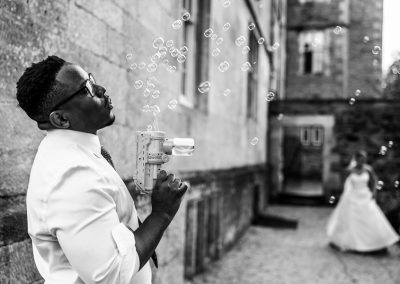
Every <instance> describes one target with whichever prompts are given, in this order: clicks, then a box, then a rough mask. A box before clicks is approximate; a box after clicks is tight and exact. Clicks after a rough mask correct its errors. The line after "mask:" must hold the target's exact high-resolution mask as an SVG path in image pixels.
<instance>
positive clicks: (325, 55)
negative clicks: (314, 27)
mask: <svg viewBox="0 0 400 284" xmlns="http://www.w3.org/2000/svg"><path fill="white" fill-rule="evenodd" d="M328 36H329V34H328V33H327V32H326V31H303V32H300V34H299V38H298V44H299V55H300V58H299V73H300V74H325V75H329V48H328V46H329V45H328V43H327V41H328Z"/></svg>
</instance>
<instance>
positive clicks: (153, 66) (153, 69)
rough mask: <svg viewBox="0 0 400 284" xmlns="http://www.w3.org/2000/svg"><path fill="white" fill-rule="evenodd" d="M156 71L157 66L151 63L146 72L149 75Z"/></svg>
mask: <svg viewBox="0 0 400 284" xmlns="http://www.w3.org/2000/svg"><path fill="white" fill-rule="evenodd" d="M156 70H157V64H156V63H154V62H152V63H150V64H149V65H147V72H149V73H151V72H154V71H156Z"/></svg>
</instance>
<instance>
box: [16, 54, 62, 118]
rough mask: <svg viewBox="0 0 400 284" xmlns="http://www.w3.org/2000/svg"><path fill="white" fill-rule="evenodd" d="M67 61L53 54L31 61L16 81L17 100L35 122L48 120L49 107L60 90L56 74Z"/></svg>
mask: <svg viewBox="0 0 400 284" xmlns="http://www.w3.org/2000/svg"><path fill="white" fill-rule="evenodd" d="M66 63H67V62H66V61H65V60H64V59H62V58H60V57H57V56H55V55H52V56H48V57H47V58H46V59H44V60H42V61H40V62H37V63H32V65H31V66H30V67H28V68H26V69H25V71H24V73H23V74H22V76H21V78H19V80H18V82H17V95H16V97H17V100H18V104H19V106H20V107H21V108H22V109H23V110H24V111H25V112H26V114H27V115H28V116H29V117H30V118H32V119H33V120H35V121H37V122H41V121H48V117H49V114H50V110H51V107H52V106H53V104H54V101H55V99H56V98H57V95H58V93H59V92H60V87H61V86H58V85H59V84H57V83H56V80H55V78H56V76H57V73H58V71H60V69H61V67H63V66H64V64H66Z"/></svg>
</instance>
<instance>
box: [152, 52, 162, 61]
mask: <svg viewBox="0 0 400 284" xmlns="http://www.w3.org/2000/svg"><path fill="white" fill-rule="evenodd" d="M160 59H161V54H160V53H158V52H157V53H155V54H153V55H152V56H150V61H151V62H153V63H155V62H158V61H159V60H160Z"/></svg>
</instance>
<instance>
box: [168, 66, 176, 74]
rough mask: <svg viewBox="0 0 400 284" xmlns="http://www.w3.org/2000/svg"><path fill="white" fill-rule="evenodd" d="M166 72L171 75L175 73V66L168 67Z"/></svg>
mask: <svg viewBox="0 0 400 284" xmlns="http://www.w3.org/2000/svg"><path fill="white" fill-rule="evenodd" d="M168 71H169V72H171V73H173V72H175V71H176V66H174V65H170V66H168Z"/></svg>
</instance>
